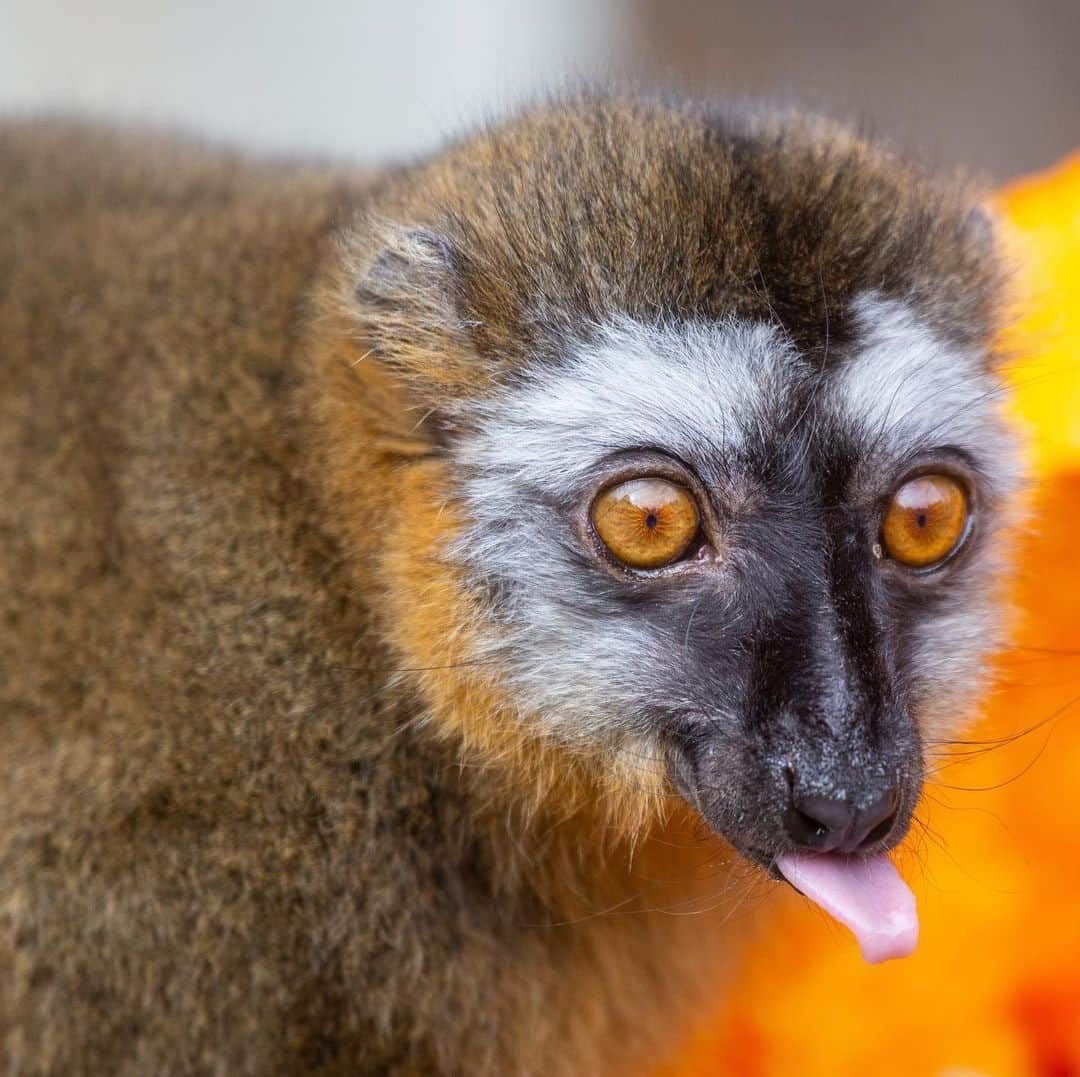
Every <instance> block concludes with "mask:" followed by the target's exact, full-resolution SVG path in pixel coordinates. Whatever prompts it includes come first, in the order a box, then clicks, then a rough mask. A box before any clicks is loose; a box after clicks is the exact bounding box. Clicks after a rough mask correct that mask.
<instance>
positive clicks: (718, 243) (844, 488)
mask: <svg viewBox="0 0 1080 1077" xmlns="http://www.w3.org/2000/svg"><path fill="white" fill-rule="evenodd" d="M0 226H2V227H0V232H2V234H3V235H4V236H5V237H6V238H5V241H4V249H3V251H2V252H0V349H2V353H0V354H2V362H0V409H2V410H0V476H2V481H0V489H2V490H3V491H4V494H5V496H4V498H3V499H2V502H0V539H2V546H0V551H2V558H0V605H2V608H3V612H4V619H3V621H2V623H0V668H2V669H3V671H4V675H3V678H2V679H0V708H2V710H0V720H2V723H3V738H4V745H5V748H4V751H3V752H2V753H0V922H2V923H3V928H4V930H3V934H2V935H0V965H3V967H6V968H9V969H11V970H12V972H11V974H10V975H5V976H4V977H2V978H0V1029H2V1035H3V1056H2V1057H3V1059H4V1065H5V1070H6V1071H10V1072H12V1073H39V1072H40V1073H45V1072H67V1073H74V1072H85V1073H106V1072H107V1073H136V1072H138V1073H150V1072H153V1073H196V1072H200V1073H201V1072H220V1073H229V1074H234V1073H274V1072H281V1073H286V1072H287V1073H296V1072H312V1073H320V1072H326V1073H331V1072H333V1073H337V1072H341V1073H355V1072H361V1073H388V1072H402V1073H407V1072H445V1073H470V1074H482V1073H500V1074H502V1073H543V1074H555V1073H562V1072H565V1073H586V1072H587V1073H603V1072H641V1070H642V1068H643V1067H645V1066H646V1065H647V1060H648V1059H651V1058H658V1057H661V1056H662V1055H663V1053H664V1051H666V1050H667V1049H668V1048H669V1047H670V1045H671V1044H672V1043H673V1042H674V1041H675V1039H676V1038H677V1037H678V1035H679V1034H680V1032H681V1031H682V1030H683V1029H684V1027H685V1021H686V1019H687V1018H688V1016H689V1015H690V1014H691V1013H692V1012H693V1011H694V1008H695V1007H701V1006H703V1005H705V1004H706V1002H707V1001H708V1000H709V999H715V998H716V997H717V996H718V994H719V992H720V991H721V989H722V984H723V979H724V973H725V969H726V966H727V965H728V964H729V963H730V961H731V959H732V957H733V956H734V954H735V952H736V948H735V942H734V940H735V937H736V935H737V934H739V932H737V931H735V930H733V925H735V924H739V923H740V922H741V921H740V920H739V915H738V911H737V906H738V905H739V904H740V901H741V899H742V898H743V897H744V896H745V893H746V890H747V888H748V887H757V886H760V887H761V888H762V892H764V890H765V889H766V888H768V887H769V886H771V885H772V884H770V883H768V882H767V881H765V876H764V875H763V874H762V873H761V872H759V871H758V870H757V869H756V868H754V867H752V866H751V864H750V863H749V862H748V861H756V862H757V863H759V864H761V865H762V866H764V867H770V866H773V857H774V856H776V855H778V854H779V853H780V852H781V850H782V849H786V848H787V847H788V846H789V845H790V844H791V841H792V840H794V839H792V838H790V837H789V836H788V835H790V834H791V825H792V824H791V823H790V821H788V822H781V821H780V820H784V819H787V818H788V817H787V816H785V814H784V812H785V810H788V811H790V809H786V808H785V805H786V804H787V800H786V799H785V798H788V797H796V799H798V798H799V797H801V798H802V799H801V800H799V801H798V802H799V803H802V804H804V806H805V804H807V803H811V801H808V800H807V798H808V797H813V796H818V797H823V796H825V795H826V794H827V793H828V794H832V793H835V789H836V786H837V782H838V781H840V778H839V777H838V775H840V774H841V771H842V772H843V775H844V780H846V781H847V782H848V784H849V787H850V790H851V792H850V797H851V800H852V804H853V805H854V806H853V808H852V811H853V812H855V816H854V817H855V818H856V819H858V818H861V816H860V815H859V814H858V813H860V812H864V811H868V810H869V807H868V805H870V804H871V801H872V799H873V796H876V795H877V789H878V785H879V784H880V781H883V780H885V778H886V777H887V778H888V781H889V782H893V783H894V787H893V789H892V790H891V792H890V796H893V797H894V802H893V803H892V805H891V808H890V811H892V812H893V814H892V815H890V816H889V819H888V822H889V825H890V826H892V820H893V818H894V817H895V818H896V819H897V820H899V821H898V822H897V823H896V826H895V827H893V829H892V830H890V831H889V833H888V835H887V836H886V837H883V838H882V840H881V841H880V842H879V843H878V844H877V845H874V848H875V849H877V848H878V847H879V846H880V847H881V848H884V847H886V846H887V845H891V844H894V843H895V841H897V840H899V838H900V837H901V836H902V833H903V829H904V828H905V826H906V821H907V818H908V817H909V816H910V812H911V810H912V808H913V805H914V800H915V798H916V796H917V794H918V788H919V782H920V779H921V744H922V742H923V740H925V739H926V738H932V737H936V736H940V735H942V734H943V733H944V732H945V731H946V730H947V729H949V728H951V725H952V724H953V723H954V722H955V720H956V719H957V717H958V716H960V715H962V714H963V713H966V712H967V710H968V709H969V705H970V701H971V697H972V678H974V677H976V676H977V675H978V673H979V671H980V670H981V661H982V658H983V656H984V654H985V653H986V651H987V650H988V649H989V648H990V647H992V646H993V644H994V642H995V639H996V628H995V626H996V625H997V623H998V619H999V618H998V616H997V602H998V598H997V595H996V591H995V589H994V587H993V586H992V584H991V580H992V578H993V576H994V573H995V572H996V569H997V566H998V562H999V561H1000V555H999V553H998V545H999V544H1000V543H999V540H998V539H997V538H996V534H997V531H998V524H997V515H998V509H999V506H1000V505H1002V504H1003V503H1004V501H1005V499H1006V497H1007V495H1008V493H1009V490H1010V488H1011V485H1012V483H1013V476H1012V472H1011V467H1012V465H1011V441H1010V438H1009V436H1008V432H1007V430H1006V429H1005V428H1004V427H1003V426H1002V425H1001V421H1000V419H999V418H998V416H997V411H996V395H997V393H998V384H997V381H996V376H995V375H994V373H993V369H992V365H993V364H992V348H991V340H992V334H993V331H994V328H995V318H996V312H997V310H998V306H999V296H998V290H999V283H998V271H997V266H996V261H995V258H994V255H993V251H992V249H991V247H990V240H989V236H988V228H987V224H986V221H985V219H984V218H983V217H982V216H981V213H980V212H979V211H977V210H972V209H971V208H970V206H969V204H968V202H967V201H966V198H965V196H963V195H962V194H958V193H955V192H953V191H951V190H950V189H947V188H944V187H939V186H937V185H936V184H934V183H933V182H931V181H930V180H928V179H925V178H924V177H922V176H921V175H920V174H919V173H918V172H917V171H916V170H914V169H913V168H910V167H909V166H907V165H904V164H902V163H900V162H898V161H897V160H895V159H894V158H893V157H892V156H890V155H889V154H888V153H887V152H886V151H885V150H882V149H879V148H876V147H873V146H870V145H868V144H866V143H864V142H862V141H860V140H859V139H857V138H855V137H854V136H853V135H851V134H850V133H848V132H847V131H845V130H844V129H842V128H840V127H837V126H834V125H831V124H829V123H826V122H825V121H821V120H817V119H810V118H806V117H802V116H798V115H779V114H774V113H769V112H754V111H742V112H740V111H723V110H712V109H708V108H704V107H698V106H691V105H681V104H658V103H653V102H648V101H640V100H635V99H620V98H617V97H614V98H608V97H604V96H600V97H596V98H586V99H581V100H573V101H567V102H563V103H559V104H555V105H551V106H548V107H545V108H541V109H537V110H535V111H532V112H529V113H527V114H525V115H523V116H522V117H520V118H518V119H516V120H514V121H512V122H511V123H509V124H507V125H505V126H503V127H499V128H496V129H494V130H493V131H491V132H487V133H484V134H481V135H478V136H476V137H474V138H471V139H468V140H465V141H463V142H461V143H460V144H458V145H455V146H452V147H450V148H449V149H448V150H446V151H445V152H444V153H442V154H440V155H438V156H437V157H435V158H433V159H432V160H431V161H428V162H423V163H421V164H418V165H416V166H415V167H412V168H409V169H402V170H400V171H393V172H386V173H383V174H378V175H375V176H372V177H362V176H356V175H353V174H350V173H348V172H345V171H340V170H334V169H330V168H325V169H316V168H304V167H299V166H291V165H279V164H266V163H264V164H258V163H252V162H246V161H243V160H241V159H239V158H236V157H234V156H230V155H226V154H220V153H215V152H209V151H203V150H198V149H193V148H191V147H187V146H181V145H178V144H176V143H173V142H168V141H162V140H158V139H153V138H147V137H143V136H128V135H120V134H115V133H109V132H101V131H92V130H79V129H72V128H67V127H63V126H56V125H36V124H25V125H18V124H9V125H8V126H6V127H5V128H4V129H3V130H2V132H0ZM941 453H946V454H949V456H950V459H952V460H953V461H954V466H955V469H956V470H957V471H960V472H963V474H964V476H965V481H966V482H967V484H968V486H967V490H968V495H967V496H968V501H969V503H970V507H971V508H972V510H973V512H972V514H973V516H974V514H975V512H974V510H977V512H978V516H977V519H976V520H975V523H974V524H972V525H971V527H970V528H969V531H970V532H971V534H970V537H965V538H964V545H963V549H962V551H961V554H962V556H961V554H958V555H957V558H958V559H957V563H956V565H955V566H954V567H951V568H950V569H949V570H948V572H949V575H948V578H947V579H945V578H943V575H942V573H940V572H939V573H938V574H937V575H936V576H935V577H934V578H933V582H931V580H930V577H929V576H926V577H925V578H924V576H920V577H919V578H918V580H914V579H912V580H907V579H906V577H905V578H904V579H902V580H901V579H899V576H898V570H897V569H896V568H895V566H882V565H880V564H878V563H877V561H875V558H880V549H879V548H878V549H877V551H876V552H874V551H875V545H874V542H873V541H872V540H871V541H867V542H865V543H864V542H862V538H863V537H864V532H865V531H866V526H867V525H865V522H864V520H863V516H862V515H860V514H861V513H863V514H867V518H870V516H874V514H875V513H877V512H878V509H879V508H880V504H881V501H882V498H883V497H887V495H888V489H889V483H890V482H891V483H894V484H895V481H896V477H897V476H898V475H902V474H903V473H904V471H905V469H910V467H911V466H915V465H918V466H923V463H922V462H923V461H924V460H930V459H931V458H933V459H934V460H936V459H937V456H936V455H935V454H937V455H940V454H941ZM951 466H952V465H951ZM643 473H647V474H650V475H661V476H666V477H667V478H665V479H664V481H668V480H671V482H672V483H675V484H677V485H678V486H679V488H680V489H682V488H683V487H685V488H689V489H691V490H692V491H696V492H697V493H698V502H697V505H698V508H697V512H698V513H699V514H700V516H701V522H700V526H701V534H700V535H699V537H698V538H696V539H695V540H694V542H695V545H694V546H692V547H691V550H692V551H693V558H692V559H691V560H685V561H678V562H675V561H673V562H672V563H671V564H669V565H664V566H662V567H660V568H658V569H657V570H656V571H649V572H641V573H637V572H633V571H630V570H629V569H627V568H626V566H625V565H621V564H619V563H617V562H616V561H614V560H613V559H612V558H611V557H610V556H609V554H608V552H607V551H605V550H604V549H602V548H601V546H602V544H600V543H599V542H598V540H597V534H596V532H595V529H594V528H593V524H592V523H591V522H590V520H591V519H592V518H591V517H590V511H591V510H590V508H589V506H590V505H591V504H593V495H594V492H595V490H597V489H599V488H600V487H604V488H605V489H608V488H611V483H613V482H615V481H616V480H619V479H622V478H626V477H628V476H634V475H640V474H643ZM882 476H885V478H882ZM886 478H887V479H888V481H886ZM882 483H884V485H882ZM605 484H606V485H605ZM882 491H884V493H883V492H882ZM867 506H869V507H867ZM874 518H875V519H876V516H874ZM876 526H877V525H876V524H875V525H874V528H875V529H876ZM837 528H839V529H840V530H839V531H838V530H837ZM871 539H872V537H871ZM958 548H959V546H958ZM889 573H893V574H894V576H897V578H895V579H894V578H892V577H890V576H889V575H888V574H889ZM838 581H839V582H838ZM844 581H848V582H844ZM852 581H854V582H852ZM853 587H855V588H857V589H856V590H851V588H853ZM931 587H933V591H932V592H931ZM845 588H847V590H845ZM858 588H861V590H859V589H858ZM838 700H839V701H841V702H839V703H838V702H837V701H838ZM830 701H831V702H830ZM841 704H842V705H841ZM830 708H831V709H830ZM807 728H812V729H815V730H817V732H816V734H815V735H814V736H812V737H811V736H809V735H807V734H806V732H805V730H806V729H807ZM782 746H786V747H782ZM845 768H846V769H845ZM778 774H786V775H787V778H786V781H787V783H788V788H787V789H786V792H785V791H784V790H783V789H782V788H781V786H782V785H783V781H781V780H780V779H779V778H777V775H778ZM883 776H884V777H883ZM778 782H779V784H777V783H778ZM875 783H878V784H875ZM706 823H707V824H708V825H706ZM852 825H854V824H852ZM785 827H786V828H787V830H786V831H785V829H784V828H785ZM778 828H779V829H778ZM720 835H723V836H722V837H721V836H720ZM838 840H839V839H838ZM859 840H860V841H862V838H860V839H859ZM872 840H873V839H867V841H872ZM735 850H738V852H739V853H742V854H743V857H745V858H746V859H744V858H743V857H740V856H738V855H737V853H736V851H735ZM755 880H756V881H755Z"/></svg>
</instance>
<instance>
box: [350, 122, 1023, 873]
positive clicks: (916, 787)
mask: <svg viewBox="0 0 1080 1077" xmlns="http://www.w3.org/2000/svg"><path fill="white" fill-rule="evenodd" d="M448 192H456V193H454V194H453V196H452V197H451V195H450V194H449V193H448ZM416 201H417V204H422V205H424V206H425V207H426V208H425V210H424V214H423V215H415V214H414V217H413V220H412V221H410V222H408V226H407V228H406V230H405V231H403V232H398V233H396V235H397V238H396V239H391V240H390V241H389V242H388V243H386V244H384V246H383V249H382V250H381V251H376V252H373V253H372V254H369V255H368V256H367V261H366V265H367V266H368V267H369V268H368V269H367V272H366V276H365V277H364V278H363V280H362V282H361V286H360V288H359V289H358V293H357V294H358V295H359V296H360V299H361V301H362V303H363V305H364V309H365V311H366V312H367V315H366V319H367V330H366V338H365V339H366V340H368V341H370V342H371V347H372V349H373V350H374V351H375V352H377V353H379V354H381V355H382V356H383V357H384V358H385V359H386V361H387V362H388V363H389V364H390V366H392V367H393V368H394V369H395V370H397V371H400V372H401V373H403V375H404V376H405V378H406V380H407V382H408V384H409V385H410V387H411V388H412V389H414V390H418V391H419V394H420V398H421V399H420V400H419V401H418V402H417V404H416V406H417V408H418V409H419V408H423V409H424V411H423V414H424V415H425V416H427V415H435V416H437V417H438V421H439V424H440V429H441V430H442V432H443V434H444V440H443V448H442V451H444V452H445V453H446V455H447V458H448V460H449V461H450V468H449V474H450V475H451V476H452V478H450V479H449V480H448V488H447V489H446V491H445V495H446V498H447V499H448V501H452V502H454V503H455V505H456V506H458V507H459V508H460V518H461V519H463V520H464V521H465V522H464V529H463V531H462V533H460V534H457V535H456V536H454V537H453V538H452V539H450V540H448V542H447V545H446V548H445V557H446V560H447V563H448V564H449V565H451V566H452V567H453V569H454V571H455V572H458V573H459V574H460V575H461V576H462V577H463V578H464V579H465V580H466V582H467V584H468V586H469V589H470V593H471V594H472V595H474V596H475V595H479V596H481V599H480V605H481V608H482V614H481V620H482V628H481V630H480V632H479V636H480V639H479V641H478V642H477V643H476V645H475V647H476V650H477V651H478V655H477V657H479V658H480V659H482V660H483V661H484V662H485V663H486V665H487V667H488V668H490V669H493V670H496V671H497V676H498V679H499V682H500V685H501V687H502V689H503V690H504V691H505V693H506V695H507V696H508V697H509V698H510V699H511V701H512V702H513V706H514V709H515V710H516V711H517V712H518V713H519V715H520V716H521V720H522V721H523V722H527V723H529V724H530V725H531V726H533V727H539V728H541V729H542V730H543V731H545V733H547V734H549V735H551V736H552V737H555V738H557V739H558V740H560V741H562V742H563V743H564V744H566V745H568V746H570V747H571V748H573V747H574V746H584V747H587V748H588V749H589V750H590V751H593V752H594V753H595V751H596V749H597V748H598V747H599V748H600V749H602V750H605V751H608V752H610V754H611V756H612V758H613V759H614V758H615V757H616V756H617V757H619V758H620V759H621V760H622V762H623V763H624V764H625V760H626V759H627V758H628V757H629V758H633V757H634V756H635V753H636V755H637V757H639V758H640V759H641V761H642V767H643V769H644V768H646V767H649V766H652V765H654V764H655V762H656V761H657V760H661V761H662V765H663V767H664V768H666V772H667V774H668V776H669V778H670V783H671V785H672V786H673V787H674V788H675V789H676V790H678V792H679V793H680V794H681V795H682V796H683V797H685V798H686V800H687V801H689V802H690V804H692V805H693V806H695V807H696V808H698V809H699V810H700V812H701V814H702V815H703V816H704V818H705V819H706V820H707V821H708V823H709V824H710V825H711V826H712V827H713V828H714V829H715V830H716V831H717V832H719V833H720V834H721V835H723V836H724V837H725V838H726V839H728V841H729V842H730V843H731V844H732V845H734V846H735V848H736V849H738V850H739V851H740V852H742V853H743V854H744V855H745V856H747V857H748V858H750V859H751V860H753V861H755V862H756V863H759V864H761V865H764V866H767V867H771V866H773V865H774V864H775V863H777V861H778V858H782V857H784V856H785V855H789V854H791V853H792V852H793V851H795V850H799V851H803V852H805V851H807V850H810V851H815V852H821V851H833V850H835V851H837V852H839V853H841V854H843V853H851V852H858V853H860V854H865V853H869V852H873V851H875V850H882V849H885V848H888V847H891V846H892V845H894V844H895V843H897V842H898V841H900V839H901V838H902V837H903V835H904V833H905V831H906V829H907V827H908V825H909V822H910V819H911V815H912V811H913V808H914V805H915V803H916V800H917V798H918V796H919V793H920V789H921V784H922V780H923V774H924V769H925V763H924V757H925V753H926V749H927V746H928V744H929V743H931V742H933V741H935V740H940V739H941V738H943V737H944V736H945V735H946V733H947V732H948V731H949V730H951V729H952V728H954V727H955V725H956V724H957V722H958V721H960V720H961V719H962V718H964V717H965V716H966V715H967V713H968V711H969V709H970V705H971V702H972V700H973V699H975V698H977V696H978V694H979V689H980V687H981V684H982V680H983V662H984V659H985V657H986V654H987V652H988V650H989V649H990V648H992V647H994V646H995V645H996V644H997V642H998V631H999V625H1000V620H1001V618H1000V614H999V605H1000V603H999V596H998V594H997V590H996V588H995V586H994V582H993V581H994V579H995V577H996V572H997V569H998V567H999V563H1000V560H1001V559H1000V554H999V546H1000V539H999V532H1000V531H1001V524H1002V521H1003V518H1004V514H1005V505H1006V502H1007V499H1008V495H1009V494H1010V492H1011V490H1012V488H1013V486H1014V482H1015V477H1014V467H1013V457H1014V447H1013V441H1012V438H1011V436H1010V432H1009V429H1008V426H1007V423H1006V421H1005V419H1004V418H1003V416H1002V411H1001V403H1002V401H1001V396H1002V385H1001V383H1000V381H999V378H998V375H997V374H996V373H995V365H994V363H993V362H992V361H991V358H990V353H991V351H992V346H993V345H992V341H993V331H994V323H995V312H996V309H997V305H998V292H999V274H998V272H997V268H996V262H995V256H994V253H993V244H992V241H991V239H990V236H989V229H988V227H987V222H986V219H985V217H984V216H983V215H982V214H981V213H980V212H979V211H978V210H975V209H973V208H972V206H971V205H970V203H968V202H967V200H966V198H965V197H964V196H963V194H962V193H961V194H957V193H956V192H953V191H951V190H949V189H946V188H939V187H937V186H935V185H934V184H933V183H932V182H931V181H929V180H926V179H925V178H924V177H923V176H922V175H921V174H920V173H918V172H916V171H914V170H912V169H910V168H908V167H907V166H905V165H903V164H901V163H899V162H897V161H896V160H895V158H893V157H892V156H890V155H889V154H888V153H886V152H884V151H878V150H876V149H874V148H873V147H871V146H868V145H867V144H865V143H862V142H860V141H858V140H857V139H855V138H854V137H853V136H852V135H850V134H849V133H848V132H846V131H844V130H843V129H841V128H837V127H835V126H832V125H829V124H825V123H822V122H820V121H817V120H812V119H806V118H804V117H798V116H783V117H778V116H775V115H772V114H769V113H754V114H749V115H747V114H726V115H724V116H716V115H711V114H708V113H707V112H693V111H690V112H680V113H672V112H668V111H665V109H664V108H662V107H656V108H652V107H644V106H638V105H628V106H620V105H619V104H617V103H616V104H614V105H612V104H610V103H609V104H605V103H603V102H601V103H596V102H586V103H584V104H582V105H580V106H577V107H576V109H575V108H570V109H567V108H563V109H562V110H557V111H556V112H555V113H553V114H552V116H550V117H547V118H545V117H544V116H543V115H541V116H539V117H531V118H526V120H525V121H524V122H522V123H521V125H520V126H519V127H514V126H513V125H511V127H509V128H507V129H505V130H497V131H495V132H494V133H492V134H490V135H488V136H485V138H484V139H481V140H480V142H479V143H478V144H476V145H472V146H470V145H469V144H465V147H464V148H463V149H462V150H461V151H460V152H459V153H458V154H457V155H456V156H455V154H453V153H452V154H450V155H449V157H448V158H447V160H446V161H444V162H442V163H440V164H438V165H437V166H435V167H434V168H433V169H432V171H431V173H430V175H426V176H424V177H421V179H420V180H419V181H418V185H417V194H416ZM432 207H434V208H432ZM406 208H407V207H406ZM401 213H402V209H401V207H389V208H387V210H386V214H387V216H393V215H394V214H397V215H398V216H400V215H401ZM417 222H419V226H417Z"/></svg>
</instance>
